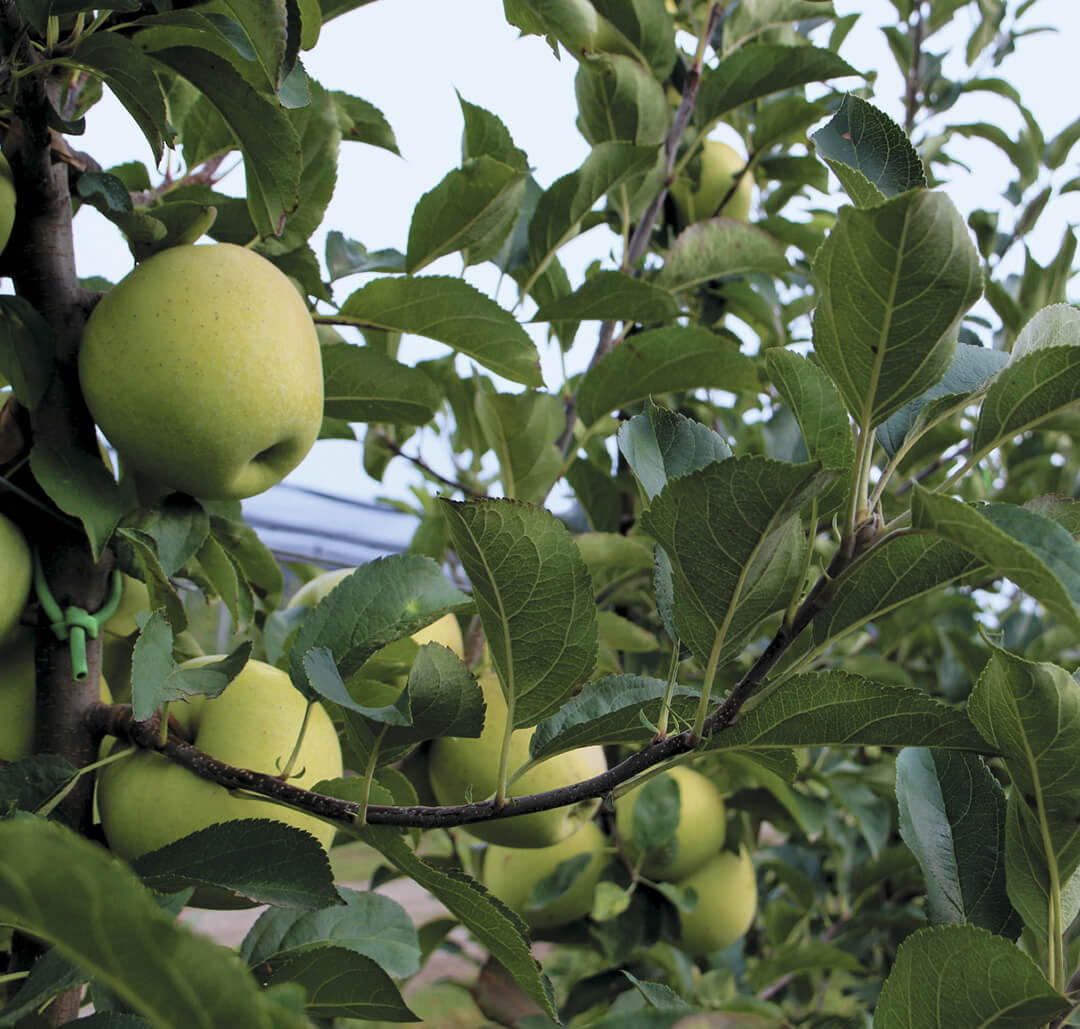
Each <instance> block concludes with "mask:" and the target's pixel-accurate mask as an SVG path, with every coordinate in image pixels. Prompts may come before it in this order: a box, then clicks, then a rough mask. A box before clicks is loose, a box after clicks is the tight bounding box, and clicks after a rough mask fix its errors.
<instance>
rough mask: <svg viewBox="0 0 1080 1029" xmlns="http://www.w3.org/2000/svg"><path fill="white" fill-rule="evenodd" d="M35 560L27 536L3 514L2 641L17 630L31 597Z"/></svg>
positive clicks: (0, 555) (0, 566)
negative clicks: (17, 624) (15, 628)
mask: <svg viewBox="0 0 1080 1029" xmlns="http://www.w3.org/2000/svg"><path fill="white" fill-rule="evenodd" d="M33 580H34V559H33V555H32V554H31V553H30V546H29V544H27V542H26V538H25V537H24V536H23V534H22V533H21V532H20V531H19V528H18V526H17V525H16V524H15V523H14V522H13V521H11V520H10V519H9V518H5V517H4V516H3V515H0V581H3V584H4V588H3V590H0V640H2V639H3V638H4V637H5V636H7V634H8V633H9V632H11V631H12V629H14V627H15V625H16V623H17V622H18V621H19V616H20V615H21V614H22V612H23V608H24V607H26V602H27V601H28V600H29V599H30V586H31V585H32V583H33Z"/></svg>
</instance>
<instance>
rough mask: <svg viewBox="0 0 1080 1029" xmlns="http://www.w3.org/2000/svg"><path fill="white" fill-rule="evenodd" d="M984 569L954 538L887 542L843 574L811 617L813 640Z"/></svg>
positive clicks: (909, 538) (836, 635)
mask: <svg viewBox="0 0 1080 1029" xmlns="http://www.w3.org/2000/svg"><path fill="white" fill-rule="evenodd" d="M984 567H985V565H984V563H983V562H982V561H981V560H980V559H979V558H978V557H975V556H973V555H972V554H970V553H968V551H966V550H964V549H963V547H962V544H960V543H959V542H957V541H954V540H942V539H935V538H934V537H932V536H899V537H896V538H894V539H891V540H888V541H887V542H885V543H884V544H883V545H882V546H879V547H875V548H874V551H873V553H871V554H869V555H867V557H866V558H865V560H863V561H862V562H860V564H859V565H858V567H857V568H855V569H853V570H852V571H851V573H850V574H849V575H845V579H844V588H843V590H841V591H840V593H839V595H838V596H837V598H836V600H835V601H834V602H833V603H831V604H829V605H828V606H827V607H826V608H825V609H824V610H823V611H821V612H820V613H819V614H818V615H817V616H816V617H815V618H814V621H813V630H812V631H813V639H814V644H815V646H817V647H821V648H823V647H824V646H825V645H827V643H828V642H829V641H831V640H835V639H837V638H839V637H840V636H842V635H844V634H845V633H848V632H851V631H852V630H853V629H856V628H858V627H859V626H860V625H864V624H866V622H870V621H873V620H875V619H877V618H880V617H881V616H882V615H884V614H887V613H888V612H889V611H893V610H895V609H896V608H898V607H900V606H901V605H902V604H906V603H908V602H910V601H912V600H915V599H916V598H918V597H922V596H926V595H927V594H928V593H932V592H934V591H936V590H938V589H940V588H941V587H942V586H945V585H948V584H949V583H954V582H958V581H961V580H964V579H966V578H967V577H968V576H970V575H972V574H973V573H975V572H978V571H979V570H980V569H983V568H984Z"/></svg>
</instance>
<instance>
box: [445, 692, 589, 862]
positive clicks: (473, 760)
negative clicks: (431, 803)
mask: <svg viewBox="0 0 1080 1029" xmlns="http://www.w3.org/2000/svg"><path fill="white" fill-rule="evenodd" d="M477 682H478V683H479V685H480V688H481V689H482V690H483V692H484V703H485V706H486V710H485V713H484V730H483V732H482V733H481V734H480V736H478V737H476V738H469V737H464V736H462V737H459V736H443V737H440V738H439V739H436V740H433V741H432V744H431V751H430V752H429V754H428V773H429V776H430V778H431V788H432V789H433V790H434V791H435V796H436V797H438V798H439V803H440V804H464V803H465V801H466V796H467V794H471V796H472V799H473V800H484V799H486V798H488V797H490V796H492V795H493V794H494V793H495V788H496V786H497V785H498V777H499V753H500V751H501V749H502V741H503V735H504V732H505V728H506V719H507V714H508V712H507V707H506V700H505V698H504V697H503V693H502V687H501V686H500V685H499V680H498V678H497V677H496V676H495V675H494V674H493V673H490V672H488V673H485V674H483V675H481V676H480V678H479V679H478V680H477ZM535 731H536V728H535V726H533V727H531V728H528V729H515V730H514V731H513V733H512V734H511V737H510V762H509V771H510V775H511V776H513V774H514V772H515V771H516V770H517V769H518V768H520V767H521V766H522V765H523V764H525V762H526V761H527V760H528V758H529V741H530V740H531V739H532V737H533V733H534V732H535ZM606 770H607V762H606V761H605V759H604V749H603V747H580V748H578V749H577V750H571V751H567V752H565V753H562V754H557V755H555V756H554V757H551V758H548V759H547V760H546V761H543V762H541V763H540V764H538V765H535V766H534V767H532V768H531V769H529V771H527V772H526V773H525V774H524V775H522V776H521V777H520V778H519V779H516V780H515V781H514V784H513V785H512V786H511V787H510V789H509V790H508V795H509V796H511V797H524V796H527V795H528V794H531V793H542V792H544V791H546V790H553V789H557V788H559V787H561V786H568V785H570V784H571V783H575V782H580V781H582V780H583V779H591V778H592V777H593V776H595V775H599V774H600V773H601V772H604V771H606ZM599 803H600V801H599V800H583V801H580V802H579V803H577V804H571V805H569V806H567V807H560V808H552V809H551V810H549V811H537V812H534V813H533V814H528V815H515V816H514V817H513V818H498V819H494V820H491V821H485V822H473V823H471V824H469V825H463V826H462V828H463V829H465V830H466V831H467V832H469V833H471V834H472V835H473V836H475V837H477V838H478V839H481V840H486V841H487V842H488V843H497V844H499V845H500V846H503V847H549V846H551V845H552V844H554V843H558V842H559V841H560V840H564V839H566V837H567V836H570V835H572V834H573V833H575V832H577V830H578V829H580V828H581V826H582V825H584V824H585V823H586V822H588V821H589V820H590V819H591V818H592V816H593V814H594V812H595V811H596V808H597V806H598V805H599Z"/></svg>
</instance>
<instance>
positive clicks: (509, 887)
mask: <svg viewBox="0 0 1080 1029" xmlns="http://www.w3.org/2000/svg"><path fill="white" fill-rule="evenodd" d="M580 854H586V855H588V858H589V860H588V863H587V864H586V865H585V866H584V867H583V868H582V869H580V871H579V872H578V875H577V876H576V877H575V878H574V880H573V881H572V882H571V883H570V885H569V886H568V887H567V889H566V891H565V892H564V893H562V894H560V895H559V896H558V897H556V898H555V899H554V900H553V901H551V902H550V903H549V904H544V905H540V906H538V905H537V904H536V902H535V900H534V897H533V889H534V888H535V887H536V885H537V883H540V882H542V881H543V880H544V879H547V878H548V877H549V876H550V875H553V874H554V872H555V870H556V869H557V868H558V867H559V865H561V864H562V863H563V862H564V861H570V860H572V859H573V858H576V857H578V855H580ZM606 863H607V838H606V837H605V836H604V834H603V833H602V832H601V831H600V828H599V826H597V824H596V822H586V823H585V824H584V825H583V826H582V827H581V828H580V829H579V830H578V831H577V832H576V833H574V835H573V836H568V837H567V838H566V839H565V840H560V841H559V842H558V843H555V844H552V845H551V846H550V847H529V848H525V847H499V846H495V845H492V846H490V847H488V849H487V853H486V854H485V855H484V868H483V882H484V885H485V886H486V887H487V888H488V890H490V891H491V893H493V894H494V895H495V896H496V897H498V898H499V900H501V901H502V902H503V903H504V904H505V905H506V906H507V907H508V908H510V909H511V910H512V911H516V912H517V913H518V914H519V915H520V916H521V918H522V921H524V922H525V924H526V925H527V926H528V927H529V928H530V929H557V928H559V927H560V926H563V925H568V924H569V923H570V922H576V921H577V920H578V919H579V918H584V917H585V916H586V915H587V914H588V913H589V911H590V910H591V909H592V900H593V893H594V892H595V890H596V884H597V883H598V882H599V881H600V873H601V872H602V871H603V870H604V865H605V864H606Z"/></svg>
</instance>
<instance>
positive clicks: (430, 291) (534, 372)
mask: <svg viewBox="0 0 1080 1029" xmlns="http://www.w3.org/2000/svg"><path fill="white" fill-rule="evenodd" d="M340 314H341V315H342V316H343V317H345V318H351V319H355V320H356V321H357V322H358V323H360V324H362V325H363V326H364V327H365V328H367V327H371V328H378V329H385V330H387V331H391V332H411V333H415V334H416V335H418V336H426V337H428V338H429V339H434V340H437V341H438V342H440V343H445V344H446V345H447V346H450V347H453V348H454V349H455V350H458V351H460V352H461V353H463V354H467V355H468V356H469V357H471V358H473V359H474V360H476V361H478V362H479V363H480V364H482V365H483V366H484V367H485V368H489V369H490V370H491V371H493V372H496V373H497V374H499V375H503V376H505V377H506V378H508V379H510V380H511V381H512V382H520V383H523V384H524V385H526V386H541V385H543V380H542V378H541V375H540V367H539V362H538V360H537V355H536V346H535V344H534V343H533V341H532V340H531V339H530V338H529V336H528V334H527V333H526V332H525V330H524V329H523V328H522V327H521V326H520V325H519V324H518V323H517V321H516V320H515V319H514V317H513V315H511V314H510V313H509V312H508V311H506V310H504V309H503V308H502V307H500V306H499V305H498V304H497V303H496V302H495V301H494V300H492V299H491V298H490V297H487V296H485V295H484V294H483V293H481V292H480V291H479V290H478V289H476V288H475V287H474V286H470V285H469V284H468V283H467V282H464V281H462V280H461V279H452V278H448V277H444V276H420V277H418V278H412V277H407V278H398V279H395V278H382V279H376V280H375V281H374V282H370V283H368V284H367V285H366V286H364V287H363V288H362V289H359V290H357V291H356V292H355V293H353V294H352V296H350V297H349V298H348V300H346V301H345V303H344V304H342V306H341V311H340Z"/></svg>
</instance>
